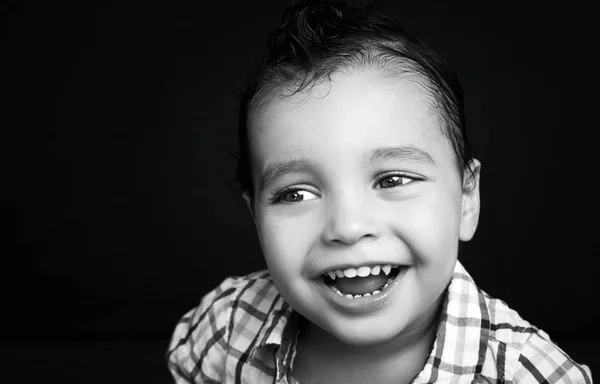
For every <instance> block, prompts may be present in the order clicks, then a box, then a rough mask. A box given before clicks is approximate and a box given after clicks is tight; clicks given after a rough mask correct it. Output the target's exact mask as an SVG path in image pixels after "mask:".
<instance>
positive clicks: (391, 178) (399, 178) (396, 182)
mask: <svg viewBox="0 0 600 384" xmlns="http://www.w3.org/2000/svg"><path fill="white" fill-rule="evenodd" d="M413 181H415V179H414V178H412V177H408V176H406V175H387V176H384V177H383V178H381V179H379V181H378V182H377V186H378V187H379V188H394V187H398V186H401V185H406V184H409V183H412V182H413Z"/></svg>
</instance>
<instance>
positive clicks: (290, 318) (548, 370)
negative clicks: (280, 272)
mask: <svg viewBox="0 0 600 384" xmlns="http://www.w3.org/2000/svg"><path fill="white" fill-rule="evenodd" d="M298 321H299V316H297V315H296V313H295V312H294V311H293V310H292V309H291V308H290V307H289V305H288V304H287V303H286V302H285V301H284V300H283V298H282V297H281V296H280V295H279V293H278V292H277V290H276V288H275V286H274V285H273V282H272V280H271V278H270V276H269V273H268V272H267V271H260V272H255V273H252V274H250V275H248V276H244V277H234V278H228V279H226V280H225V281H223V283H221V285H219V286H218V287H217V288H216V289H214V290H213V291H211V292H210V293H208V294H207V295H206V296H205V297H204V298H203V299H202V301H201V303H200V305H199V306H198V307H197V308H195V309H193V310H191V311H190V312H188V313H187V314H186V315H185V316H184V317H183V318H182V319H181V320H180V322H179V323H178V324H177V328H176V329H175V332H174V334H173V338H172V340H171V345H170V347H169V350H168V352H167V359H168V365H169V369H170V370H171V373H172V374H173V377H174V378H175V381H176V383H178V384H183V383H252V384H261V383H269V384H272V383H282V384H295V383H296V381H295V380H294V379H293V378H292V377H291V369H290V367H291V363H292V361H293V358H294V355H295V342H296V335H297V332H298V329H299V323H298ZM425 383H456V384H459V383H507V384H508V383H527V384H529V383H565V384H567V383H577V384H579V383H587V384H591V383H592V376H591V372H590V370H589V368H588V367H587V366H585V365H578V364H577V363H575V362H574V361H573V360H571V359H570V358H569V356H568V355H567V354H566V353H565V352H563V351H562V350H561V349H560V348H558V346H556V345H555V344H554V343H553V342H552V341H551V340H550V338H549V337H548V335H547V334H546V333H545V332H544V331H542V330H540V329H537V328H535V327H534V326H532V325H531V324H529V323H528V322H526V321H525V320H523V319H521V318H520V317H519V315H518V314H517V313H516V312H515V311H513V310H512V309H510V308H509V307H508V306H507V305H506V304H505V303H504V302H503V301H501V300H497V299H494V298H491V297H489V296H488V295H487V294H486V293H485V292H483V291H481V290H480V289H478V288H477V286H476V285H475V283H474V281H473V279H472V278H471V276H469V274H468V273H467V272H466V271H465V269H464V268H463V266H462V265H461V264H460V262H457V263H456V266H455V268H454V274H453V276H452V280H451V282H450V284H449V286H448V292H447V296H446V300H445V302H444V308H443V310H442V315H441V318H440V323H439V325H438V329H437V336H436V339H435V342H434V346H433V349H432V351H431V354H430V356H429V358H428V360H427V362H426V364H425V366H424V367H423V369H422V371H421V372H420V373H419V374H418V375H417V377H415V379H414V380H413V384H425Z"/></svg>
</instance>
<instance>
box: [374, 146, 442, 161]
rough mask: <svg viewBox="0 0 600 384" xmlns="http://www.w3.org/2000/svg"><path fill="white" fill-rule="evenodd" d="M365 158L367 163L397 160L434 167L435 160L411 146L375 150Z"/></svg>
mask: <svg viewBox="0 0 600 384" xmlns="http://www.w3.org/2000/svg"><path fill="white" fill-rule="evenodd" d="M366 158H367V161H368V162H369V163H375V162H378V161H387V160H398V161H403V162H410V163H418V164H424V165H435V160H433V157H432V156H431V155H430V154H429V153H427V152H426V151H424V150H422V149H420V148H417V147H411V146H404V147H381V148H376V149H374V150H372V151H371V152H369V153H367V157H366Z"/></svg>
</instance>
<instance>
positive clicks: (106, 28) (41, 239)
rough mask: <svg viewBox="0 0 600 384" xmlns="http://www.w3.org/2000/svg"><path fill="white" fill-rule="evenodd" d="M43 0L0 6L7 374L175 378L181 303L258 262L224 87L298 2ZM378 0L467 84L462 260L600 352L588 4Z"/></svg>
mask: <svg viewBox="0 0 600 384" xmlns="http://www.w3.org/2000/svg"><path fill="white" fill-rule="evenodd" d="M50 3H51V2H47V3H44V4H33V3H27V4H24V3H21V2H18V3H17V2H12V3H11V2H9V3H4V5H2V6H1V13H0V15H1V16H0V17H1V21H2V28H3V37H2V39H3V44H2V46H3V48H2V51H3V53H2V62H3V64H4V67H5V69H4V70H3V76H2V83H3V90H4V92H3V93H4V96H5V102H4V103H3V110H4V111H3V112H2V115H3V117H2V120H3V122H2V134H3V137H4V139H3V140H2V147H3V148H5V150H4V151H3V155H4V156H3V157H5V160H4V161H3V168H4V169H5V170H6V171H5V175H7V176H10V177H3V180H4V182H3V183H2V184H3V188H2V190H3V192H2V196H3V200H2V201H3V212H4V213H5V214H3V220H4V221H5V223H6V225H5V232H4V233H5V234H6V241H4V246H3V249H2V250H1V252H2V254H3V257H2V260H3V263H4V267H3V268H2V275H3V276H4V278H3V279H2V302H3V306H2V308H3V310H2V322H3V324H4V326H3V328H2V331H3V332H2V343H1V345H2V348H1V350H2V354H3V356H2V358H3V359H4V361H9V362H10V365H12V366H13V367H14V369H12V370H9V371H10V372H13V373H14V374H15V375H17V376H20V377H23V375H25V377H27V376H28V375H30V373H28V370H29V369H30V368H31V367H32V366H35V367H36V369H37V370H39V371H40V372H45V373H44V374H43V375H44V376H43V377H44V380H51V379H56V380H59V378H60V380H63V382H64V380H65V379H73V381H74V382H126V381H127V382H138V380H139V382H168V381H169V379H168V374H167V371H166V367H165V365H164V363H163V361H162V359H163V358H162V354H163V353H164V350H165V348H166V346H167V342H168V338H169V335H170V332H171V331H172V329H173V327H174V325H175V323H176V322H177V320H178V318H179V316H181V315H182V314H183V313H184V312H186V311H187V310H189V309H190V308H191V307H193V306H194V305H196V304H197V303H198V301H199V299H200V298H201V296H202V295H203V294H204V293H205V292H207V291H208V290H209V289H211V288H213V287H214V286H215V285H216V284H218V283H219V282H220V281H221V280H222V279H223V278H225V277H226V276H228V275H236V274H245V273H248V272H250V271H253V270H255V269H258V268H264V264H263V261H262V259H261V255H260V250H259V246H258V242H257V239H256V236H255V231H254V228H253V227H252V220H251V218H250V216H249V215H248V213H247V212H246V210H245V206H244V205H243V202H242V200H241V199H240V197H239V194H238V192H239V191H238V190H237V189H236V187H235V185H234V184H232V180H233V172H234V168H235V159H234V155H235V153H236V148H237V143H236V122H237V116H236V115H237V101H238V100H237V97H236V92H238V91H240V90H241V88H242V84H243V81H244V77H245V73H246V72H247V70H248V69H249V67H250V64H251V62H252V60H253V59H256V58H257V57H258V56H259V55H260V52H261V50H262V47H263V41H264V37H265V36H266V34H267V33H268V31H269V30H271V29H272V28H273V27H275V26H277V25H278V23H279V15H280V12H281V10H282V9H283V8H284V7H285V6H286V5H287V4H289V3H290V2H289V1H275V0H270V1H260V2H255V1H242V0H237V1H230V2H211V3H208V2H201V1H196V2H188V3H184V4H182V3H163V4H156V3H154V2H145V3H140V4H138V5H133V4H131V3H129V4H122V3H119V2H114V3H110V2H96V3H91V2H80V3H73V4H71V3H69V4H67V3H60V4H57V3H53V4H50ZM380 4H381V8H383V9H384V10H387V11H388V12H389V13H390V14H391V15H392V16H393V17H394V18H396V19H397V20H399V21H400V22H401V23H402V24H403V25H404V26H405V28H406V29H407V30H409V31H411V32H413V33H415V34H416V35H418V36H420V37H421V38H423V39H424V40H426V41H428V42H430V43H431V44H432V45H433V46H434V47H435V48H437V49H438V50H439V51H440V52H441V53H442V55H443V56H445V57H446V58H447V59H448V61H449V62H450V63H451V65H452V66H453V67H454V68H455V70H456V72H457V74H458V76H459V78H460V79H461V81H462V84H463V86H464V89H465V94H466V105H467V119H468V129H469V134H470V137H471V140H472V141H473V144H474V146H475V149H476V151H477V154H478V158H479V159H480V160H481V161H482V163H483V168H482V180H481V193H482V201H483V208H482V212H481V221H480V226H479V229H478V232H477V234H476V236H475V239H474V240H473V241H472V242H471V243H468V244H465V246H464V248H463V249H462V256H461V257H462V260H463V263H464V264H465V265H466V266H467V268H468V270H469V271H470V272H471V274H472V275H473V276H474V278H475V279H476V281H477V282H478V283H479V285H480V286H481V287H482V288H484V289H485V290H486V291H487V292H489V293H490V294H492V295H493V296H497V297H499V298H502V299H504V300H505V301H507V302H508V303H509V304H510V305H511V307H513V308H514V309H516V310H517V311H518V312H519V313H520V314H521V315H522V316H523V317H524V318H525V319H527V320H529V321H530V322H532V323H534V324H535V325H537V326H539V327H541V328H542V329H544V330H546V331H547V332H549V333H550V335H551V336H552V337H553V338H555V339H556V340H557V341H558V342H559V344H560V345H562V346H563V347H564V349H566V350H567V351H568V352H570V353H571V354H572V356H574V357H575V358H576V359H579V360H582V361H584V362H586V363H588V364H589V365H590V366H591V367H593V368H598V367H599V366H598V361H599V360H600V358H599V354H598V352H596V350H597V348H598V346H599V343H598V336H597V335H598V327H599V325H600V322H599V310H598V299H597V293H598V283H597V279H598V277H597V275H598V273H597V268H595V261H596V259H597V258H598V251H597V243H598V235H597V232H598V225H597V217H598V213H599V212H598V203H597V197H596V195H597V193H596V190H595V187H594V185H595V182H596V180H595V179H596V178H597V169H598V161H597V149H596V148H597V143H596V142H595V140H594V138H595V137H596V136H597V135H596V131H597V125H598V123H597V121H598V118H597V115H598V114H597V109H598V97H597V89H598V81H597V78H596V77H597V73H598V70H597V62H596V61H595V59H594V55H595V52H594V51H595V50H596V49H597V38H596V36H595V35H596V34H597V31H596V26H595V25H594V24H593V23H592V20H591V17H590V16H589V15H590V14H591V9H585V8H581V7H580V6H577V5H576V4H574V3H562V4H561V3H557V4H556V5H549V4H543V3H541V2H540V4H536V3H533V2H526V3H521V2H515V3H514V4H510V2H508V3H507V2H501V3H500V2H497V3H494V4H493V5H492V4H488V2H476V1H470V2H458V3H457V2H451V1H436V0H422V1H406V2H400V1H381V2H380ZM7 154H8V156H6V155H7ZM13 217H14V218H15V227H14V228H15V237H16V243H13V242H12V232H11V231H8V228H10V226H9V225H10V224H11V223H12V218H13ZM9 238H10V240H11V241H10V242H9ZM13 244H15V245H16V246H13ZM6 359H8V360H6ZM34 371H35V370H34ZM90 372H91V376H89V375H88V374H89V373H90ZM84 373H85V374H86V376H81V375H82V374H84ZM35 377H37V376H35ZM84 377H85V380H84V379H83V378H84ZM142 378H143V379H142ZM94 380H96V381H94ZM26 381H27V380H26ZM34 381H35V380H34Z"/></svg>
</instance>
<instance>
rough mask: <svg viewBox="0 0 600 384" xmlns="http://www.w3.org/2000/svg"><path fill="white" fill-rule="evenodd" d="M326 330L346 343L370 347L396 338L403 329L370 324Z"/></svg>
mask: <svg viewBox="0 0 600 384" xmlns="http://www.w3.org/2000/svg"><path fill="white" fill-rule="evenodd" d="M326 332H327V333H329V334H330V335H331V336H333V337H335V338H336V339H338V340H339V341H341V342H343V343H345V344H348V345H354V346H360V347H368V346H374V345H378V344H384V343H386V342H388V341H390V340H392V339H394V338H395V337H396V336H397V335H398V334H399V333H400V332H401V330H394V329H389V328H382V327H377V326H374V325H373V324H370V325H368V326H367V325H357V326H353V327H348V326H341V327H336V328H335V329H331V328H330V329H326Z"/></svg>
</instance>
